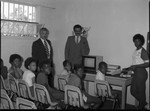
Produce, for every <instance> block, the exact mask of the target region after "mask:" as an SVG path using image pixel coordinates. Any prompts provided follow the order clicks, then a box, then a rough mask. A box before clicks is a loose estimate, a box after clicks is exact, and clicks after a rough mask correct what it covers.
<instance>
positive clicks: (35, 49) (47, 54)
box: [32, 28, 54, 87]
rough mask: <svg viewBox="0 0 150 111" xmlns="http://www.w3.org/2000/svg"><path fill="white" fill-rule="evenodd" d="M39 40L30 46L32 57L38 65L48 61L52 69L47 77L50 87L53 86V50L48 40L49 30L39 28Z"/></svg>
mask: <svg viewBox="0 0 150 111" xmlns="http://www.w3.org/2000/svg"><path fill="white" fill-rule="evenodd" d="M39 35H40V38H39V39H38V40H36V41H34V42H33V44H32V57H34V58H35V59H37V61H38V65H39V63H41V62H42V61H44V60H46V59H48V60H49V61H50V62H51V64H52V67H53V73H52V74H51V75H52V76H51V77H49V83H50V86H52V87H54V86H53V84H54V83H53V81H54V64H53V48H52V45H51V41H50V40H48V35H49V30H48V29H47V28H41V29H40V31H39Z"/></svg>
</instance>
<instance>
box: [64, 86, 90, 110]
mask: <svg viewBox="0 0 150 111" xmlns="http://www.w3.org/2000/svg"><path fill="white" fill-rule="evenodd" d="M65 104H66V108H68V106H73V107H78V108H84V109H88V108H89V107H87V106H85V104H84V101H83V96H82V93H81V90H80V89H79V88H78V87H76V86H72V85H68V84H67V85H66V86H65Z"/></svg>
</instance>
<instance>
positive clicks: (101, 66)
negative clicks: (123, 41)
mask: <svg viewBox="0 0 150 111" xmlns="http://www.w3.org/2000/svg"><path fill="white" fill-rule="evenodd" d="M99 70H100V71H101V72H102V73H103V74H106V72H107V63H105V62H100V63H99Z"/></svg>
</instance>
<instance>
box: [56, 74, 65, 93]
mask: <svg viewBox="0 0 150 111" xmlns="http://www.w3.org/2000/svg"><path fill="white" fill-rule="evenodd" d="M57 80H58V89H59V90H61V91H65V85H66V84H67V82H68V76H66V75H57Z"/></svg>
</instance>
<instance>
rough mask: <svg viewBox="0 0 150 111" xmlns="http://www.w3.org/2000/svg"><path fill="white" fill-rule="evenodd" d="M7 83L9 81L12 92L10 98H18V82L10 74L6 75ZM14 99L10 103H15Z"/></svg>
mask: <svg viewBox="0 0 150 111" xmlns="http://www.w3.org/2000/svg"><path fill="white" fill-rule="evenodd" d="M8 81H9V87H10V91H11V92H12V96H13V97H15V96H14V95H16V96H19V95H20V93H19V90H18V81H17V80H16V79H15V78H14V77H13V76H12V75H11V74H9V75H8ZM13 97H12V98H13ZM15 99H16V98H13V99H12V101H14V102H15V101H16V100H15Z"/></svg>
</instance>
